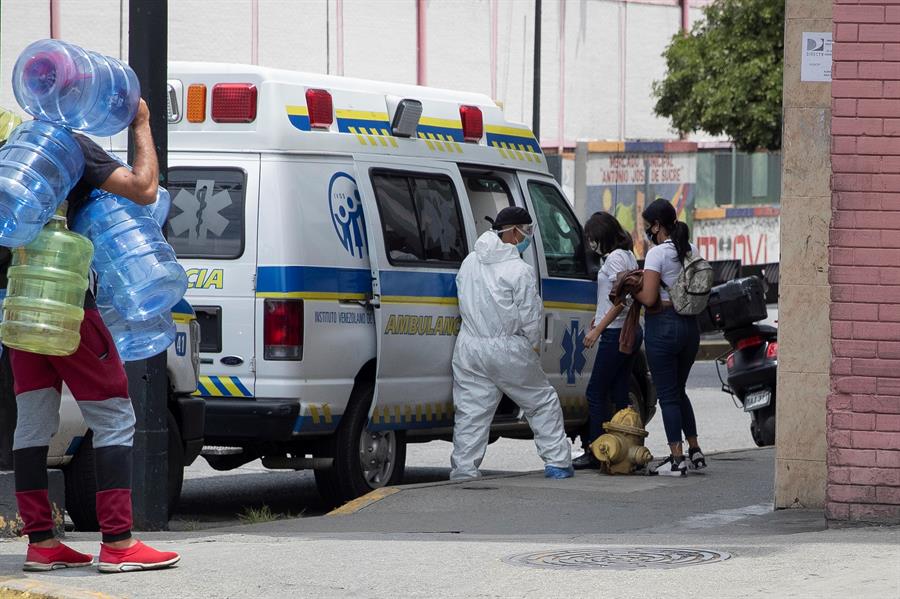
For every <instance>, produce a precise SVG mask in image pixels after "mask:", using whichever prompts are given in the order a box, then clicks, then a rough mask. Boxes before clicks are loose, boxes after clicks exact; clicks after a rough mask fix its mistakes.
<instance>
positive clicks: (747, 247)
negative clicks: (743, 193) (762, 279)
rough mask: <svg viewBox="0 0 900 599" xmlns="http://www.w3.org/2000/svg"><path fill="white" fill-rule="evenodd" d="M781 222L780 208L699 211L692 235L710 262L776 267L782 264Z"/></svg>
mask: <svg viewBox="0 0 900 599" xmlns="http://www.w3.org/2000/svg"><path fill="white" fill-rule="evenodd" d="M720 213H721V214H720ZM710 217H711V218H710ZM779 221H780V218H779V211H778V208H775V207H769V206H765V207H757V208H728V209H721V208H720V209H717V210H698V211H697V214H696V215H695V219H694V226H693V228H692V230H691V232H692V237H693V239H694V243H695V244H696V245H697V249H698V250H700V255H701V256H703V257H704V258H705V259H707V260H740V261H741V264H742V265H744V266H754V265H758V264H772V263H776V262H778V261H779V254H780V252H781V244H780V238H779Z"/></svg>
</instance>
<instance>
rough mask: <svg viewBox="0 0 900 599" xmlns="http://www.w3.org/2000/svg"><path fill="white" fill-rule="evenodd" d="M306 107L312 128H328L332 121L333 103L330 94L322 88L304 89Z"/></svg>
mask: <svg viewBox="0 0 900 599" xmlns="http://www.w3.org/2000/svg"><path fill="white" fill-rule="evenodd" d="M306 108H307V110H308V111H309V126H310V128H312V129H328V128H329V127H331V124H332V123H333V122H334V104H333V102H332V100H331V94H329V93H328V91H327V90H324V89H308V90H306Z"/></svg>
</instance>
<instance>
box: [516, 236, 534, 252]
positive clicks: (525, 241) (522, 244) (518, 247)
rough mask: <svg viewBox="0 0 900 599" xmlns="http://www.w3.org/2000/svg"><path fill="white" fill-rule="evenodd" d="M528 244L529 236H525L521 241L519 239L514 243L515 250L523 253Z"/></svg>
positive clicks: (529, 241)
mask: <svg viewBox="0 0 900 599" xmlns="http://www.w3.org/2000/svg"><path fill="white" fill-rule="evenodd" d="M529 245H531V237H526V238H525V239H523V240H522V241H520V242H519V243H517V244H516V250H518V252H519V253H520V254H524V253H525V250H527V249H528V246H529Z"/></svg>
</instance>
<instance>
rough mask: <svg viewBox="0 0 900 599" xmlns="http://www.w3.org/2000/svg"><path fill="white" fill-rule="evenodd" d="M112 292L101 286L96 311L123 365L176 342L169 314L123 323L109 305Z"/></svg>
mask: <svg viewBox="0 0 900 599" xmlns="http://www.w3.org/2000/svg"><path fill="white" fill-rule="evenodd" d="M111 302H112V292H111V291H110V290H109V288H107V287H105V286H103V285H101V286H100V287H99V288H98V292H97V308H98V309H99V310H100V316H101V317H102V318H103V322H104V324H106V328H108V329H109V333H110V335H111V336H112V338H113V341H114V342H115V344H116V350H118V352H119V357H120V358H122V360H123V361H125V362H133V361H135V360H144V359H146V358H151V357H153V356H155V355H157V354H160V353H162V352H164V351H166V349H167V348H168V347H169V346H170V345H172V343H173V342H174V341H175V335H176V329H175V322H174V321H173V320H172V314H171V312H167V313H164V314H159V315H157V316H153V317H152V318H150V319H148V320H126V319H125V317H123V316H122V315H121V314H119V312H118V311H117V310H116V309H115V308H114V307H113V306H112V304H111Z"/></svg>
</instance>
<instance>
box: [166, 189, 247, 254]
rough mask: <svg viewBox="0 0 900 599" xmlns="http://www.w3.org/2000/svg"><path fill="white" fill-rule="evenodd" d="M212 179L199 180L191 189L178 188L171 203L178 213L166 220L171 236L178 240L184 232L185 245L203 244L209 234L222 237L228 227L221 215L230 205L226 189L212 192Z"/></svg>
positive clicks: (226, 220) (225, 219)
mask: <svg viewBox="0 0 900 599" xmlns="http://www.w3.org/2000/svg"><path fill="white" fill-rule="evenodd" d="M215 185H216V182H215V180H213V179H198V180H197V183H196V185H195V186H194V190H193V192H192V191H189V190H187V189H180V190H179V191H178V194H177V195H176V196H175V198H174V199H173V200H172V203H174V204H175V205H176V206H178V208H179V209H181V214H179V215H178V216H176V217H175V218H173V219H171V220H170V221H169V227H170V228H171V231H172V234H173V235H175V236H176V237H180V236H181V235H183V234H184V233H187V234H188V236H187V239H188V243H192V242H201V241H205V240H206V239H207V238H208V237H209V234H210V233H212V234H213V235H215V236H216V237H221V236H222V233H224V232H225V229H226V228H227V227H228V219H227V218H225V217H224V216H222V215H221V214H220V212H222V210H224V209H225V208H227V207H229V206H231V204H232V200H231V195H230V194H229V193H228V191H227V190H224V189H222V190H220V191H218V192H215V191H214V190H215Z"/></svg>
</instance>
